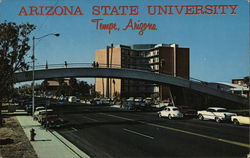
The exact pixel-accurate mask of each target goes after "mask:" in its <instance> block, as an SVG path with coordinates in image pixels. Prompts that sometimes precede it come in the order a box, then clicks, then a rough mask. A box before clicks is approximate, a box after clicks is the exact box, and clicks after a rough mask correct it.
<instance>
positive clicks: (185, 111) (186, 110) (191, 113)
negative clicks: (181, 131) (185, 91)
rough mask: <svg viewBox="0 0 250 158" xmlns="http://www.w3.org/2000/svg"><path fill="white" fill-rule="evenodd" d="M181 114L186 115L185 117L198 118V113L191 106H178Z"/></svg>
mask: <svg viewBox="0 0 250 158" xmlns="http://www.w3.org/2000/svg"><path fill="white" fill-rule="evenodd" d="M177 107H178V108H179V109H180V111H181V113H182V114H183V115H184V117H196V116H197V111H196V110H195V109H194V108H192V107H189V106H177Z"/></svg>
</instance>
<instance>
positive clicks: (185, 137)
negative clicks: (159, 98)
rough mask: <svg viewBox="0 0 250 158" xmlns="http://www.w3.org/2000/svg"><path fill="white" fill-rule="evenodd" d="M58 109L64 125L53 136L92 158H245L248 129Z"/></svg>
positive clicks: (117, 112) (141, 114) (149, 115)
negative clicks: (58, 136)
mask: <svg viewBox="0 0 250 158" xmlns="http://www.w3.org/2000/svg"><path fill="white" fill-rule="evenodd" d="M66 107H67V108H66ZM92 108H93V110H92V111H91V109H92ZM56 109H57V110H58V111H59V113H60V116H61V117H63V118H64V119H65V120H66V121H68V122H67V124H66V126H65V127H64V128H61V129H57V132H59V133H60V134H61V135H62V136H64V137H65V138H66V139H68V140H69V141H71V142H72V143H73V144H75V145H76V146H77V147H78V148H80V149H81V150H82V151H84V152H86V153H87V154H88V155H89V156H91V157H236V158H238V157H244V158H245V157H246V156H247V154H248V153H249V128H248V127H247V126H235V125H233V124H231V123H216V122H213V121H200V120H197V119H179V120H168V119H167V118H159V117H158V115H157V113H156V112H126V111H125V112H123V111H120V110H111V109H112V108H109V107H105V106H100V107H98V106H95V107H94V106H93V107H91V106H79V105H78V106H75V107H74V106H71V107H69V106H64V108H60V107H57V108H56ZM69 109H71V112H67V111H70V110H69ZM74 109H75V113H74V112H73V111H74ZM80 109H82V110H80ZM86 109H88V110H86ZM108 109H110V110H108Z"/></svg>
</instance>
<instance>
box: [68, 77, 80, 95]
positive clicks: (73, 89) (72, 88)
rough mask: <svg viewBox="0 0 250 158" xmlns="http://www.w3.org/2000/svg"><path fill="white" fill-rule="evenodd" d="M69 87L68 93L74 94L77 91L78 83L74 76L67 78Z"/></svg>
mask: <svg viewBox="0 0 250 158" xmlns="http://www.w3.org/2000/svg"><path fill="white" fill-rule="evenodd" d="M69 87H70V90H69V95H73V96H75V95H76V93H77V89H78V83H77V80H76V79H75V78H73V77H71V78H70V79H69Z"/></svg>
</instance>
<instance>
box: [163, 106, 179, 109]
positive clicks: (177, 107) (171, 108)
mask: <svg viewBox="0 0 250 158" xmlns="http://www.w3.org/2000/svg"><path fill="white" fill-rule="evenodd" d="M166 108H171V109H173V108H177V109H178V107H176V106H166Z"/></svg>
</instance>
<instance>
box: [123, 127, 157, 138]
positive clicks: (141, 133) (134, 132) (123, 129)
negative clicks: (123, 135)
mask: <svg viewBox="0 0 250 158" xmlns="http://www.w3.org/2000/svg"><path fill="white" fill-rule="evenodd" d="M123 130H124V131H127V132H130V133H134V134H137V135H140V136H143V137H146V138H149V139H154V137H151V136H148V135H145V134H142V133H139V132H136V131H132V130H129V129H126V128H123Z"/></svg>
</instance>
